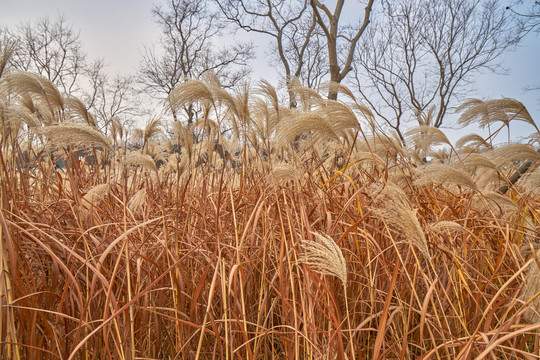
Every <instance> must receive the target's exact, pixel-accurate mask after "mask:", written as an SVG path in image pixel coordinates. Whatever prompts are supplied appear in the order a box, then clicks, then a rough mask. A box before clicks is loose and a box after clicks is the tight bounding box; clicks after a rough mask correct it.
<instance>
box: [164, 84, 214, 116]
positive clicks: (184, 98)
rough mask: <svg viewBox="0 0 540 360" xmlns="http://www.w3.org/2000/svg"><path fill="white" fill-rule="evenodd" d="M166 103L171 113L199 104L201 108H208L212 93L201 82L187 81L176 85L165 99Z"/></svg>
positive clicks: (211, 100) (211, 101)
mask: <svg viewBox="0 0 540 360" xmlns="http://www.w3.org/2000/svg"><path fill="white" fill-rule="evenodd" d="M167 102H168V104H169V106H170V108H171V109H173V111H176V110H177V109H181V108H182V107H183V106H186V105H191V104H193V103H195V102H199V103H201V104H202V105H203V107H209V106H210V105H211V104H212V103H213V102H214V98H213V97H212V92H211V91H210V89H209V88H208V86H206V84H205V83H204V82H202V81H201V80H195V79H189V80H186V81H185V82H182V83H180V84H179V85H176V86H175V87H174V89H173V90H172V91H171V93H170V94H169V96H168V97H167Z"/></svg>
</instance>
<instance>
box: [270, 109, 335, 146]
mask: <svg viewBox="0 0 540 360" xmlns="http://www.w3.org/2000/svg"><path fill="white" fill-rule="evenodd" d="M308 131H319V132H321V133H322V134H324V135H326V136H327V137H330V138H333V139H336V138H337V135H336V133H335V131H334V128H333V126H332V124H331V123H330V121H328V119H326V118H324V117H322V116H320V115H317V114H314V113H303V114H300V115H297V116H294V117H291V118H288V119H287V121H283V122H282V123H280V126H279V129H278V131H277V136H276V137H277V143H278V146H286V145H289V144H292V142H293V141H294V140H295V139H296V137H297V136H299V135H301V134H303V133H305V132H308Z"/></svg>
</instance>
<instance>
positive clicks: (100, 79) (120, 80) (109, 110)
mask: <svg viewBox="0 0 540 360" xmlns="http://www.w3.org/2000/svg"><path fill="white" fill-rule="evenodd" d="M86 78H87V81H88V84H87V86H86V87H85V88H86V89H87V90H86V91H85V92H84V94H83V95H82V96H81V97H82V100H83V101H84V102H85V104H86V106H87V108H88V110H90V111H92V112H93V113H94V114H95V116H96V118H97V121H98V124H99V125H100V127H101V128H102V129H103V131H104V132H105V134H107V133H108V130H109V127H110V125H111V123H112V121H113V119H118V118H119V117H124V116H128V115H129V116H138V115H140V110H138V111H136V110H135V108H136V107H135V106H134V104H133V102H134V99H135V98H136V97H137V94H136V93H135V91H134V85H135V79H134V77H133V76H123V75H119V74H117V75H115V76H114V77H112V78H110V77H108V76H107V75H106V74H105V71H104V63H103V60H96V61H95V62H94V63H92V64H91V65H90V66H89V67H88V70H87V72H86Z"/></svg>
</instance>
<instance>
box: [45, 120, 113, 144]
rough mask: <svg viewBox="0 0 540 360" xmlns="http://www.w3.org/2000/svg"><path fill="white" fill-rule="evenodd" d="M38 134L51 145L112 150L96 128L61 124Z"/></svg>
mask: <svg viewBox="0 0 540 360" xmlns="http://www.w3.org/2000/svg"><path fill="white" fill-rule="evenodd" d="M39 133H40V134H41V135H44V136H45V137H47V138H49V140H50V142H51V144H52V145H55V146H58V147H62V146H69V145H72V146H91V145H94V146H101V147H104V148H107V149H112V147H111V144H110V143H109V139H107V137H106V136H105V135H103V134H102V133H101V132H99V131H98V130H97V129H96V128H93V127H90V126H88V125H83V124H67V123H62V124H58V125H53V126H46V127H44V128H41V129H40V131H39Z"/></svg>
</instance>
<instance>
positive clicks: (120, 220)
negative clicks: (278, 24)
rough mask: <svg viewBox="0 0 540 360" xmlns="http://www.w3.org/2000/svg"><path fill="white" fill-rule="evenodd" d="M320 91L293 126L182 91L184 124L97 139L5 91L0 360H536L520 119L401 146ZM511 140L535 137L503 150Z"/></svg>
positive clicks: (538, 325) (18, 84) (536, 305)
mask: <svg viewBox="0 0 540 360" xmlns="http://www.w3.org/2000/svg"><path fill="white" fill-rule="evenodd" d="M328 86H334V87H336V88H335V90H337V91H339V100H338V101H332V100H327V99H324V98H323V97H322V96H321V95H319V93H317V92H315V91H314V90H310V89H307V88H304V87H302V86H301V85H300V84H297V85H296V86H295V87H294V89H293V90H294V92H295V93H296V95H297V97H298V100H299V105H298V107H297V108H296V109H289V108H287V106H285V105H284V104H282V103H281V102H280V101H279V95H278V93H277V92H276V90H275V89H274V88H273V87H272V86H271V85H270V84H269V83H267V82H264V81H263V82H261V83H259V84H257V85H256V86H253V87H251V88H247V87H246V88H243V89H241V90H238V91H230V90H224V89H223V88H222V87H221V86H220V84H219V82H218V81H217V79H216V78H215V77H211V76H209V77H207V78H206V79H203V80H188V81H186V82H184V83H182V84H181V85H179V86H177V87H176V88H175V90H174V91H173V92H172V93H171V95H170V96H169V98H168V99H167V104H166V107H167V108H168V109H172V110H173V111H176V112H178V113H179V112H181V111H183V110H182V109H184V108H185V107H187V106H189V105H193V106H194V108H195V109H197V113H196V116H195V120H194V122H193V123H192V124H187V123H186V122H176V123H172V124H171V123H168V124H166V123H165V121H161V120H157V119H156V120H152V121H149V122H148V124H147V125H146V127H145V128H143V129H133V128H127V127H124V126H123V125H122V124H121V123H120V122H118V121H114V122H113V123H112V126H110V127H109V128H108V129H106V130H105V129H101V130H99V128H98V126H97V124H96V122H95V120H94V118H93V117H92V115H91V114H90V113H88V112H87V111H86V110H85V106H84V104H82V102H81V101H80V100H78V99H75V98H71V97H65V96H63V95H62V94H60V92H59V91H58V90H57V89H56V88H55V87H54V86H53V85H52V84H51V83H50V82H48V81H46V80H44V79H43V78H41V77H38V76H36V75H32V74H30V73H22V72H9V73H4V74H3V75H2V77H0V118H1V119H0V120H1V124H2V131H1V137H0V149H1V150H0V174H1V177H0V181H1V182H0V204H1V205H0V206H1V211H0V239H1V242H0V301H1V311H0V341H1V343H0V358H2V359H63V360H71V359H539V358H540V336H538V331H539V329H540V298H539V295H540V269H539V265H540V257H539V256H538V255H539V253H538V251H539V249H540V237H539V236H540V234H539V231H538V229H539V223H540V218H539V214H538V209H539V205H540V201H539V197H538V195H539V191H538V189H539V187H538V185H540V170H537V166H538V163H539V160H540V154H539V153H538V152H537V149H538V143H539V141H540V132H539V131H538V128H537V127H536V124H535V122H534V120H533V119H532V118H531V116H530V115H529V113H528V112H527V110H526V109H525V108H524V106H523V105H522V104H521V103H520V102H518V101H517V100H513V99H500V100H491V101H480V100H468V101H467V102H465V103H464V104H463V105H461V106H460V108H459V109H458V111H459V114H460V116H461V117H460V120H459V121H460V123H461V124H462V125H463V126H465V128H464V130H463V134H464V136H463V137H461V138H460V139H459V140H458V141H456V142H454V143H452V142H451V141H449V139H448V138H447V136H446V135H445V134H444V133H443V131H441V130H440V129H438V128H435V127H432V126H431V125H430V116H431V115H430V113H427V114H423V115H422V116H421V117H420V118H419V119H418V123H419V124H420V125H419V126H417V127H414V128H412V129H411V130H409V131H408V132H407V133H406V134H405V142H403V141H401V140H400V139H399V138H398V137H397V136H395V135H394V134H393V133H392V132H390V131H388V130H387V129H383V128H381V127H379V125H378V124H377V123H376V121H375V118H374V116H373V114H372V113H371V111H370V109H369V108H367V107H365V106H364V105H362V104H361V103H359V102H357V100H356V99H355V98H354V96H353V94H352V93H351V92H350V91H349V90H348V89H347V88H346V87H344V86H341V85H335V84H330V85H328ZM514 122H521V123H522V126H528V127H530V129H531V132H533V135H531V137H530V138H529V139H525V140H523V141H522V142H521V143H513V142H509V141H506V136H507V132H508V131H510V125H511V124H512V123H514ZM471 124H476V125H478V126H481V127H484V128H486V129H489V133H490V134H491V135H490V136H488V137H481V136H479V135H475V134H470V135H469V134H468V132H467V127H466V126H467V125H471ZM501 139H502V140H503V141H502V142H501V141H499V142H497V141H496V140H501ZM494 144H498V145H494Z"/></svg>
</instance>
